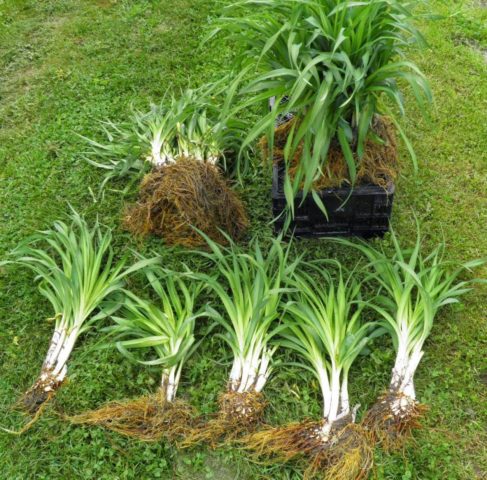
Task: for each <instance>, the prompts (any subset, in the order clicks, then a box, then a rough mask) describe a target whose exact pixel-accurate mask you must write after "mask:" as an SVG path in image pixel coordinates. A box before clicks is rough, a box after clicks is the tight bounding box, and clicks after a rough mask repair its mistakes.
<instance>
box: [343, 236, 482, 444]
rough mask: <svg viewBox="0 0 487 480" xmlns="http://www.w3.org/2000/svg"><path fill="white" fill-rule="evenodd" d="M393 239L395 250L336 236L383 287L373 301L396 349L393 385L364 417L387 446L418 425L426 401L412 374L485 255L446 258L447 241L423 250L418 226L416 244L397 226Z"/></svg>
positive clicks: (372, 430) (391, 383) (400, 442)
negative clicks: (465, 275)
mask: <svg viewBox="0 0 487 480" xmlns="http://www.w3.org/2000/svg"><path fill="white" fill-rule="evenodd" d="M391 239H392V243H393V245H394V253H393V254H392V256H389V255H388V254H387V253H386V252H385V251H384V249H383V248H379V249H376V248H374V247H372V246H371V245H369V244H367V243H365V242H360V243H352V242H348V241H347V240H337V241H338V242H340V243H341V244H344V245H350V246H353V247H355V248H357V249H359V250H360V251H361V252H362V253H363V254H364V255H365V256H366V257H367V258H368V259H369V260H370V268H372V269H373V273H372V275H371V276H372V278H373V279H375V280H376V282H377V283H378V284H379V285H380V288H381V292H380V295H379V296H378V297H377V299H376V301H375V302H374V303H372V304H371V305H372V306H373V308H374V309H375V310H376V311H377V312H378V313H379V314H380V315H381V317H382V321H381V324H382V326H383V328H384V329H385V330H386V331H387V332H388V333H389V335H390V336H391V338H392V342H393V345H394V349H395V351H396V361H395V364H394V367H393V369H392V377H391V382H390V385H389V389H388V391H387V392H386V393H385V394H384V395H382V396H381V397H380V398H379V399H378V400H377V402H376V403H375V405H374V406H373V407H372V408H371V410H370V411H369V412H368V414H367V416H366V418H365V425H366V426H367V428H368V429H369V430H370V431H371V432H372V433H373V434H374V435H375V437H376V438H377V439H379V440H381V441H382V443H383V445H384V446H385V447H386V448H393V447H396V446H399V445H401V444H402V443H403V441H404V440H405V439H406V438H407V437H408V436H409V434H410V433H411V431H412V430H413V429H414V428H416V427H419V419H420V417H421V415H422V414H423V412H424V410H425V406H424V405H421V404H420V403H419V402H418V401H417V399H416V392H415V388H414V375H415V373H416V370H417V368H418V366H419V363H420V361H421V359H422V357H423V355H424V343H425V341H426V339H427V338H428V336H429V334H430V333H431V329H432V327H433V321H434V319H435V317H436V314H437V313H438V311H439V310H440V309H441V308H442V307H444V306H446V305H449V304H453V303H457V302H458V301H459V298H460V297H461V296H462V295H463V294H465V293H466V292H468V291H469V290H470V287H469V283H471V281H468V280H459V276H460V275H461V273H462V272H464V271H465V270H470V269H472V268H474V267H477V266H479V265H481V264H483V263H484V261H485V260H473V261H470V262H466V263H463V264H460V265H458V264H457V265H455V264H454V263H453V262H451V261H448V260H446V259H445V258H444V254H445V244H444V243H440V244H439V245H438V246H437V247H436V248H435V249H433V251H432V252H431V253H429V254H428V255H424V254H423V253H422V251H421V244H422V240H421V235H420V233H419V231H418V235H417V239H416V243H415V245H414V247H413V248H404V247H402V246H401V245H400V244H399V241H398V239H397V237H396V235H395V233H394V232H392V237H391Z"/></svg>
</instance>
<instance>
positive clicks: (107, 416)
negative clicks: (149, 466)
mask: <svg viewBox="0 0 487 480" xmlns="http://www.w3.org/2000/svg"><path fill="white" fill-rule="evenodd" d="M193 419H194V411H193V409H192V407H191V406H190V405H188V404H187V403H185V402H183V401H180V400H175V401H173V402H168V401H166V399H165V393H164V392H163V391H162V390H161V391H160V392H158V393H157V394H155V395H149V396H145V397H141V398H138V399H135V400H129V401H127V402H110V403H109V404H107V405H105V406H103V407H101V408H100V409H98V410H92V411H89V412H85V413H82V414H80V415H75V416H73V417H69V420H70V421H71V422H72V423H75V424H85V425H97V426H100V427H103V428H106V429H108V430H112V431H114V432H117V433H120V434H122V435H126V436H129V437H133V438H136V439H138V440H143V441H145V442H156V441H159V440H161V439H162V438H164V439H166V440H169V441H176V440H178V439H180V438H182V437H183V436H184V435H185V434H186V433H187V432H188V431H190V429H191V427H192V423H193Z"/></svg>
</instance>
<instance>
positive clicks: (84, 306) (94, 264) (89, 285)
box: [5, 212, 157, 336]
mask: <svg viewBox="0 0 487 480" xmlns="http://www.w3.org/2000/svg"><path fill="white" fill-rule="evenodd" d="M103 230H104V231H103ZM111 241H112V234H111V231H110V229H103V228H102V227H101V226H100V225H99V224H98V223H96V224H95V226H94V227H93V228H92V229H90V228H89V227H88V225H87V223H86V221H85V220H84V218H82V217H81V216H80V215H79V214H78V213H76V212H73V214H72V220H71V223H70V224H69V225H67V224H66V223H64V222H62V221H57V222H55V223H54V226H53V228H52V229H50V230H45V231H42V232H39V233H38V234H35V235H33V236H32V237H31V238H29V239H27V240H26V241H25V242H23V243H22V244H21V245H20V246H19V247H17V248H16V249H15V250H13V252H12V253H11V255H12V257H14V262H15V263H17V264H20V265H23V266H25V267H27V268H29V269H31V270H32V271H33V272H34V274H35V275H36V277H35V280H36V281H38V282H39V291H40V293H41V294H42V295H43V296H44V297H46V298H47V299H48V300H49V302H50V303H51V305H52V307H53V310H54V314H55V318H54V319H55V327H56V329H64V330H65V331H66V332H67V334H70V333H71V332H72V331H76V332H77V335H76V336H79V335H80V334H81V333H83V332H85V331H86V330H88V329H89V328H90V327H91V326H92V325H93V324H94V323H95V322H98V321H99V320H101V319H103V318H105V317H106V316H107V315H110V314H111V313H112V312H113V308H112V306H111V305H110V304H108V303H105V304H103V303H102V302H103V301H104V300H107V299H108V298H113V296H114V295H116V294H117V293H120V292H122V289H123V286H124V282H123V280H124V278H125V277H126V276H127V275H130V274H131V273H133V272H135V271H137V270H139V269H140V268H143V267H146V266H148V265H150V264H153V263H154V262H155V261H157V260H156V259H144V260H140V261H138V262H136V263H135V264H134V265H132V266H131V267H129V268H124V267H125V263H126V260H125V259H122V260H120V261H118V262H115V261H114V252H113V249H112V246H111ZM39 243H41V244H42V243H43V244H44V245H45V247H44V248H40V247H39ZM5 263H9V262H5ZM96 310H98V312H97V313H96V315H93V313H94V312H95V311H96Z"/></svg>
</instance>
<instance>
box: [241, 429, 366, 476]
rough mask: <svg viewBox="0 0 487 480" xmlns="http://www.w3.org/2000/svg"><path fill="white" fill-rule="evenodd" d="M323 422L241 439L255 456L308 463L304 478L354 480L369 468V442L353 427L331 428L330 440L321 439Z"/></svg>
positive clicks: (264, 431) (267, 431)
mask: <svg viewBox="0 0 487 480" xmlns="http://www.w3.org/2000/svg"><path fill="white" fill-rule="evenodd" d="M322 429H323V422H316V421H306V422H300V423H293V424H290V425H287V426H285V427H278V428H269V429H265V430H262V431H260V432H256V433H254V434H251V435H248V436H247V437H245V438H244V439H242V443H243V444H244V446H245V448H246V449H249V450H251V451H253V452H254V455H255V456H258V457H266V458H270V459H275V460H277V461H283V462H286V461H289V460H293V459H297V458H301V457H303V456H304V457H305V458H307V459H308V466H307V468H306V470H305V474H304V478H305V479H312V478H325V479H330V480H331V479H334V480H342V479H343V480H345V479H346V480H358V479H362V478H366V476H367V473H368V472H369V470H370V469H371V467H372V462H373V450H372V446H371V445H372V441H371V439H370V437H369V435H368V434H367V432H366V431H365V430H363V429H362V428H361V427H360V426H358V425H355V424H353V423H348V424H343V423H341V422H340V424H337V425H334V427H333V429H332V431H331V433H330V436H329V438H328V439H327V440H325V439H324V438H323V436H322Z"/></svg>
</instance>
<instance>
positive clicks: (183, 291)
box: [71, 268, 205, 441]
mask: <svg viewBox="0 0 487 480" xmlns="http://www.w3.org/2000/svg"><path fill="white" fill-rule="evenodd" d="M146 276H147V281H148V285H149V290H150V291H151V293H152V294H155V300H151V299H146V298H142V297H139V296H137V295H135V294H134V293H132V292H128V291H127V292H125V293H126V298H125V301H124V304H123V307H122V310H121V315H119V316H116V317H113V320H114V325H113V326H111V327H109V328H108V330H110V331H111V332H112V333H113V334H115V335H116V336H115V338H114V339H113V341H114V342H115V344H116V346H117V348H118V349H119V351H120V352H121V353H122V354H123V355H125V356H126V357H128V358H129V359H130V360H132V361H135V362H137V363H138V364H141V365H145V366H157V367H159V368H160V369H161V370H162V372H161V381H160V385H159V388H158V390H157V391H156V392H155V393H154V394H151V395H148V396H144V397H141V398H139V399H135V400H130V401H116V402H111V403H109V404H107V405H106V406H104V407H101V408H100V409H98V410H93V411H90V412H86V413H83V414H80V415H76V416H74V417H71V421H72V422H74V423H80V424H89V425H98V426H102V427H105V428H108V429H110V430H114V431H116V432H119V433H122V434H124V435H128V436H132V437H135V438H138V439H140V440H145V441H157V440H159V439H161V438H166V439H168V440H177V439H179V438H180V437H181V436H182V435H184V433H185V432H187V431H188V429H189V428H190V427H191V425H192V419H193V417H194V414H193V410H192V408H191V407H190V405H189V404H187V403H186V402H184V401H182V400H177V399H176V392H177V390H178V386H179V382H180V378H181V373H182V370H183V367H184V364H185V363H186V361H187V360H188V358H189V357H190V356H191V355H192V354H193V352H194V351H195V350H196V348H197V346H198V345H199V342H197V341H196V338H195V333H194V330H195V324H196V321H197V319H198V318H200V317H201V316H203V315H205V310H204V309H203V308H201V309H197V308H196V301H197V297H198V295H199V293H200V291H201V290H202V287H203V284H201V283H198V284H197V283H195V282H194V281H192V280H191V279H189V278H188V277H187V276H186V277H183V276H182V275H180V274H177V273H175V272H171V271H165V270H163V269H162V268H156V269H155V268H149V269H147V270H146ZM148 355H149V356H148Z"/></svg>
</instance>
